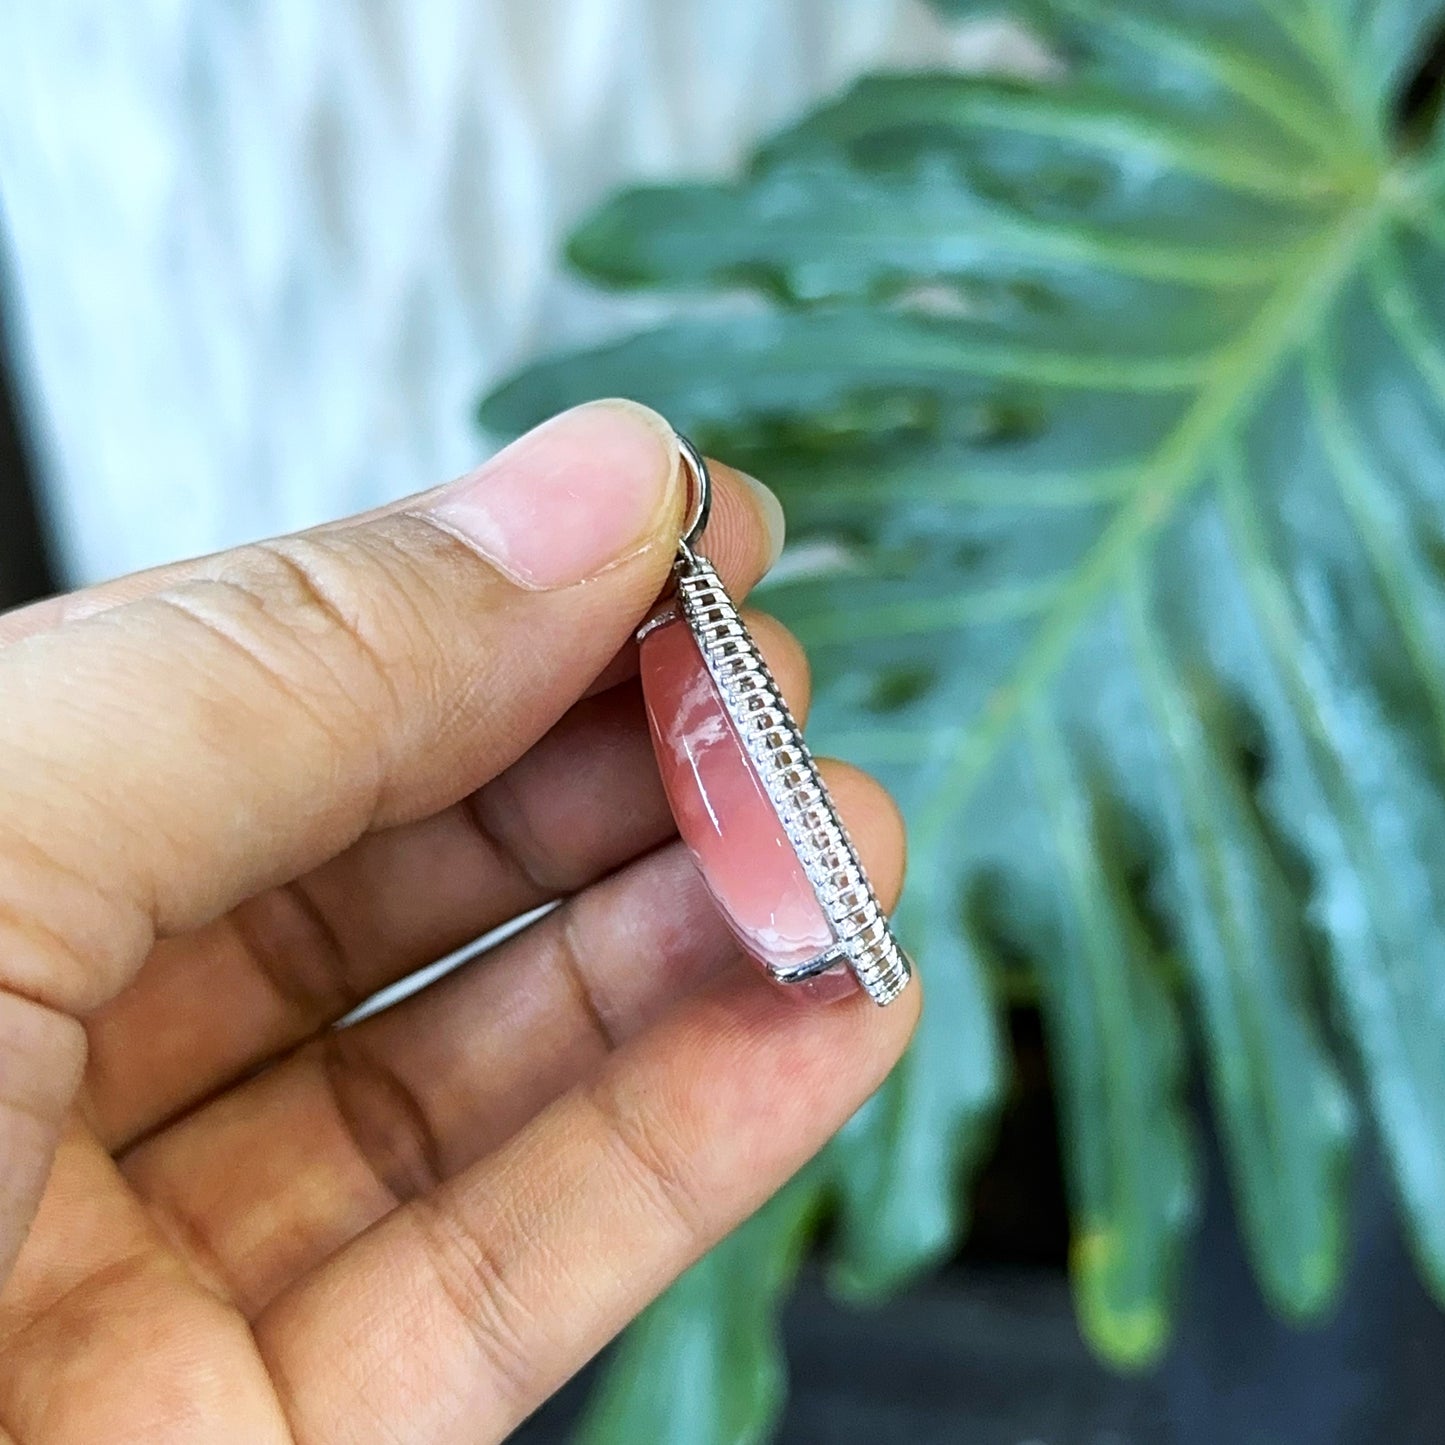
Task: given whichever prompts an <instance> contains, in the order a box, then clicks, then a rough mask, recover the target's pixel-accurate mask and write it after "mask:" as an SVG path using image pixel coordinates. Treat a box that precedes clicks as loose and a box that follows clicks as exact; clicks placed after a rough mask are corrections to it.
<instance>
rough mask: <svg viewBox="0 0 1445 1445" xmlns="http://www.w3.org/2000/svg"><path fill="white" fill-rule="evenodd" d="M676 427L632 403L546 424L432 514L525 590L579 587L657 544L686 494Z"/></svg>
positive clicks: (593, 408) (604, 405)
mask: <svg viewBox="0 0 1445 1445" xmlns="http://www.w3.org/2000/svg"><path fill="white" fill-rule="evenodd" d="M677 472H678V451H677V440H676V437H675V436H674V435H673V430H672V428H671V427H670V426H669V425H668V424H667V422H665V421H664V420H663V419H662V418H661V417H660V416H658V414H657V413H656V412H655V411H651V410H649V409H648V408H647V407H645V406H639V405H638V404H637V403H636V402H631V401H594V402H588V403H587V404H586V405H585V406H579V407H574V408H573V410H571V411H567V412H563V413H562V415H561V416H556V417H553V418H552V420H551V421H548V422H544V423H543V424H542V425H541V426H539V427H537V428H536V429H535V430H534V431H530V432H528V433H527V434H526V436H523V437H519V438H518V439H517V440H516V441H514V442H513V443H512V444H511V445H510V446H508V447H505V448H503V450H502V451H500V452H498V453H497V455H496V456H494V457H493V458H492V459H491V460H490V461H489V462H487V463H485V464H484V465H483V466H481V467H479V468H478V469H477V470H476V471H475V472H473V473H471V474H470V475H469V476H466V477H463V478H462V479H461V481H459V482H454V483H453V484H452V485H451V486H450V487H449V488H447V490H446V491H444V492H443V493H442V495H441V496H440V497H439V498H438V500H437V501H436V502H434V503H433V504H432V505H431V506H430V507H429V508H428V513H429V515H430V516H431V517H432V518H433V520H435V521H436V522H438V523H440V525H441V526H443V527H445V528H446V529H447V530H448V531H449V532H451V533H453V534H454V535H456V536H458V537H460V538H462V540H463V541H465V542H467V543H468V544H469V545H471V546H472V547H475V548H476V550H477V551H478V552H480V553H481V554H482V555H483V556H484V557H485V558H486V559H487V560H488V561H489V562H490V563H491V564H492V565H493V566H494V567H496V568H498V569H499V570H500V571H502V572H505V573H506V574H507V576H509V577H510V578H512V580H513V581H515V582H517V583H519V584H520V585H521V586H523V587H531V588H536V589H538V590H548V589H551V588H555V587H570V586H572V585H573V584H575V583H578V582H584V581H586V580H587V579H588V578H589V577H595V576H596V575H597V574H598V573H599V572H604V571H606V570H607V568H609V567H611V566H612V565H613V564H614V563H616V562H620V561H622V560H623V559H624V558H627V557H630V556H631V555H633V553H635V552H637V551H638V550H639V549H640V548H641V547H642V546H643V545H644V544H645V543H646V542H648V541H649V540H650V539H651V537H652V534H653V532H654V530H655V529H656V527H657V525H658V522H659V520H660V518H661V516H662V514H663V512H664V510H665V509H666V508H667V507H668V506H669V505H670V504H671V502H672V494H673V492H674V490H675V488H676V486H677Z"/></svg>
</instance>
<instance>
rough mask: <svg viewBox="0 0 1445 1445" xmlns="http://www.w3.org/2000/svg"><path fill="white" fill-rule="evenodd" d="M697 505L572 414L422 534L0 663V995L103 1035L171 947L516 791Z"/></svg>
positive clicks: (664, 442)
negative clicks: (245, 905) (145, 961)
mask: <svg viewBox="0 0 1445 1445" xmlns="http://www.w3.org/2000/svg"><path fill="white" fill-rule="evenodd" d="M682 490H683V488H682V483H681V479H680V474H679V467H678V463H677V449H676V442H675V439H674V438H673V437H672V434H671V432H670V430H669V429H668V428H667V427H666V424H665V423H664V422H662V421H661V420H660V419H659V418H657V417H656V416H654V415H653V414H652V413H650V412H647V411H645V410H644V409H642V408H639V407H635V406H632V405H630V404H626V405H625V404H620V403H616V404H612V403H609V404H598V405H594V406H590V407H583V408H580V409H578V410H577V411H574V412H571V413H568V414H567V415H566V416H563V417H561V418H558V419H556V420H554V421H553V422H552V423H549V424H548V425H547V426H544V427H541V428H539V429H538V430H537V431H536V432H534V433H532V434H530V435H529V436H528V437H525V438H523V439H522V440H521V441H520V442H518V443H515V444H514V445H513V446H512V447H509V448H508V449H507V450H506V451H504V452H502V453H501V454H500V455H499V456H498V457H497V458H494V459H493V461H492V462H490V463H488V464H487V466H485V467H483V468H482V469H481V470H480V471H479V472H477V473H474V474H473V475H472V476H471V477H469V478H466V479H464V480H463V481H462V482H460V483H456V484H454V485H453V486H452V487H450V488H446V489H443V491H441V492H440V493H437V494H433V495H431V496H429V497H427V498H424V499H422V501H421V503H419V504H418V506H417V507H416V509H415V510H409V511H405V512H401V513H395V514H388V515H385V516H382V517H379V518H376V519H374V520H371V521H368V522H363V523H360V524H357V525H355V526H351V527H343V528H338V529H334V530H330V531H324V532H317V533H312V534H309V535H308V536H305V537H299V538H290V539H285V540H283V541H281V542H275V543H269V544H265V545H262V546H258V547H252V548H243V549H242V550H241V551H239V552H237V553H233V554H228V555H226V556H224V557H221V558H216V559H212V560H211V562H210V563H209V564H205V565H203V566H202V567H201V568H200V569H199V571H198V572H197V573H196V574H194V575H192V576H191V577H189V578H188V579H187V580H185V581H183V582H181V583H180V584H178V585H176V586H174V587H169V588H166V589H163V590H162V591H161V592H158V593H154V594H152V595H150V596H147V597H143V598H140V599H138V600H136V601H134V602H130V603H125V604H122V605H121V606H119V607H116V608H113V609H111V610H110V611H108V612H104V613H101V614H99V615H97V616H94V617H91V618H88V619H86V620H84V621H81V622H78V623H75V624H74V625H72V626H68V627H65V628H62V629H60V630H59V631H55V632H50V633H42V634H39V635H37V636H34V637H31V638H29V639H26V640H25V641H24V642H22V643H20V644H18V645H16V646H13V647H10V648H7V649H5V650H4V651H3V652H0V692H3V693H4V695H5V697H6V702H7V708H6V714H5V717H4V720H3V723H0V743H3V747H0V796H3V797H5V798H6V800H7V809H6V811H5V813H4V815H3V816H0V860H3V862H4V865H5V866H4V867H3V868H0V879H3V880H4V881H3V883H0V920H8V921H0V931H3V943H4V947H3V948H0V987H8V988H9V989H10V990H11V991H13V992H16V993H20V994H22V995H25V996H28V997H31V998H34V999H36V1000H37V1001H40V1002H43V1003H47V1004H50V1005H52V1006H55V1007H59V1008H62V1009H65V1010H67V1011H74V1010H81V1009H86V1008H90V1007H93V1006H95V1005H96V1004H98V1003H99V1002H101V1001H102V1000H104V999H105V998H107V997H110V996H112V995H113V994H114V993H115V992H116V991H117V990H118V988H119V987H120V986H121V984H122V983H124V982H125V981H126V980H127V979H128V978H129V976H130V975H131V973H133V972H134V970H135V968H136V967H137V966H138V965H139V963H140V960H141V959H142V958H143V957H144V956H145V953H146V951H147V950H148V949H149V947H150V944H151V941H152V939H153V938H154V936H155V935H156V934H162V935H164V934H170V933H176V932H179V931H182V930H184V929H187V928H192V927H196V926H198V925H200V924H202V923H204V922H207V921H208V920H209V919H211V918H213V917H215V916H217V915H218V914H219V913H220V912H221V911H222V910H223V909H224V908H226V907H229V906H231V905H232V904H234V903H235V902H237V901H239V900H240V899H241V898H244V897H248V896H250V895H251V894H253V893H255V892H257V891H259V890H260V889H261V888H263V887H266V886H268V885H271V884H274V883H276V882H278V881H280V880H283V879H286V878H291V877H295V876H297V875H299V874H301V873H304V872H306V871H308V870H309V869H310V868H312V867H315V866H317V865H318V864H320V863H321V862H322V861H324V860H325V859H326V858H328V857H330V856H332V855H334V854H335V853H337V852H338V851H340V850H341V849H342V848H344V847H346V846H348V845H349V844H350V843H352V842H354V841H355V839H356V838H357V837H359V836H360V835H361V834H362V833H363V832H365V831H366V830H367V829H369V828H372V827H385V826H390V825H394V824H397V823H404V822H408V821H412V820H414V819H416V818H420V817H425V816H427V815H429V814H431V813H434V812H436V811H438V810H439V809H440V808H443V807H445V806H447V805H449V804H450V803H452V802H455V801H456V800H458V799H459V798H461V797H463V796H465V795H466V794H467V793H469V792H471V791H473V790H474V789H475V788H476V787H477V786H479V785H480V784H481V783H482V782H484V781H485V780H486V779H487V778H489V777H491V776H494V775H495V774H496V773H498V772H499V771H501V769H502V768H504V767H505V766H507V765H508V764H509V763H511V762H513V761H514V760H515V759H516V758H517V757H518V756H520V755H521V753H523V752H524V751H525V750H526V749H527V747H529V746H530V745H531V744H532V743H533V742H534V741H535V740H536V739H537V737H539V736H541V734H542V733H543V732H545V731H546V730H547V728H549V727H550V726H551V725H552V724H553V723H554V722H555V721H556V720H557V718H559V717H560V716H561V715H562V713H563V712H565V711H566V709H567V707H568V706H570V705H571V703H572V702H574V701H575V700H576V699H577V698H578V697H579V696H580V695H581V694H582V692H583V691H584V690H585V689H586V687H587V685H588V683H589V682H590V681H591V680H592V679H593V678H594V677H595V676H596V675H597V674H598V672H599V671H600V670H601V669H602V668H603V666H604V665H605V664H606V663H607V661H608V659H609V658H611V657H612V655H613V654H614V653H615V652H616V651H617V649H618V647H619V645H620V644H621V643H622V642H623V641H624V640H625V639H626V638H627V637H628V635H629V633H630V631H631V629H632V627H633V624H634V623H635V622H636V621H637V618H638V616H639V615H640V614H641V613H642V612H643V611H644V610H645V609H646V607H647V606H648V604H649V602H650V600H651V599H652V598H653V597H654V596H655V595H656V593H657V591H658V589H659V587H660V586H661V584H662V581H663V578H664V577H665V575H666V572H667V569H668V566H669V564H670V561H671V558H672V556H673V553H674V550H675V543H676V535H677V529H678V525H679V518H680V516H681V512H682V508H683V497H682ZM761 525H762V524H761V522H759V529H760V530H761ZM584 582H585V583H586V585H585V586H584V585H581V584H583V583H584ZM118 759H124V764H123V765H121V764H119V763H118V761H117V760H118ZM17 918H20V919H24V920H25V923H24V925H23V926H20V925H18V924H17V923H16V922H15V921H14V920H15V919H17Z"/></svg>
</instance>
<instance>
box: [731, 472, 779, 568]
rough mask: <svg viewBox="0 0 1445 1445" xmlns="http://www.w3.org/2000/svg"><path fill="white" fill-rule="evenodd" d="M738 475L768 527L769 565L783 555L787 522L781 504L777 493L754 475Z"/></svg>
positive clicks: (741, 473)
mask: <svg viewBox="0 0 1445 1445" xmlns="http://www.w3.org/2000/svg"><path fill="white" fill-rule="evenodd" d="M738 476H740V477H741V478H742V479H743V481H745V482H746V483H747V484H748V490H749V491H750V492H751V493H752V494H753V497H754V499H755V500H756V502H757V504H758V513H759V515H760V516H761V517H762V519H763V525H764V526H765V527H766V528H767V529H768V566H769V567H771V566H772V565H773V563H774V562H776V561H777V560H778V558H779V557H781V556H782V555H783V544H784V543H785V542H786V541H787V539H788V523H787V519H786V518H785V517H784V516H783V504H782V503H781V502H780V501H779V500H778V497H777V493H775V492H774V491H773V489H772V488H771V487H767V486H764V485H763V483H762V482H760V481H759V480H758V479H757V478H756V477H750V476H749V475H748V474H747V473H746V472H739V473H738Z"/></svg>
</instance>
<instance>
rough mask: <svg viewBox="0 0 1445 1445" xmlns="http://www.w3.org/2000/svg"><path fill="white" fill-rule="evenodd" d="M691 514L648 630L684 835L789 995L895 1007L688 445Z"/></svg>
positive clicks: (859, 874)
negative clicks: (712, 547) (670, 591)
mask: <svg viewBox="0 0 1445 1445" xmlns="http://www.w3.org/2000/svg"><path fill="white" fill-rule="evenodd" d="M679 443H680V446H681V450H682V457H683V462H684V465H685V466H686V467H687V468H688V470H689V472H690V475H691V481H692V488H693V506H692V515H691V517H690V519H689V524H688V527H687V530H686V532H685V534H684V536H683V537H682V538H681V539H680V541H679V543H678V550H677V561H676V562H675V564H674V566H673V576H674V580H675V582H676V594H675V596H674V597H673V598H672V599H670V600H669V601H668V602H667V603H665V604H664V605H663V606H662V607H661V608H660V609H659V610H658V611H657V612H655V613H654V614H653V615H652V616H651V617H650V618H648V620H647V621H646V622H645V623H644V624H643V625H642V627H641V628H640V629H639V630H638V633H637V640H638V642H639V644H640V667H641V674H642V691H643V696H644V698H645V700H646V703H647V716H648V723H649V726H650V728H651V732H652V744H653V748H654V750H655V751H656V754H657V762H658V768H659V770H660V772H661V774H662V782H663V786H664V788H665V789H666V792H667V798H668V802H669V803H670V805H671V807H672V812H673V816H674V817H675V818H676V820H677V827H678V832H679V833H680V834H681V835H682V838H683V841H684V842H685V843H686V844H687V845H688V847H689V849H690V850H691V852H692V856H693V858H694V860H695V861H696V863H697V867H698V871H699V872H700V873H701V874H702V877H703V881H704V882H705V883H706V885H707V888H708V891H709V892H710V893H711V894H712V897H713V900H714V901H715V902H716V904H717V906H718V908H719V910H720V912H721V913H722V915H723V917H724V918H725V919H726V921H727V923H728V926H729V927H730V928H731V929H732V931H733V933H734V935H735V936H736V937H737V940H738V942H739V943H740V944H741V945H742V946H743V948H744V949H745V950H746V951H747V953H748V954H749V955H750V956H751V957H752V958H753V959H755V960H756V961H757V962H758V963H759V964H761V965H762V967H763V968H764V969H765V970H766V971H767V973H768V974H769V975H770V976H771V977H772V978H773V979H775V980H776V981H777V982H778V983H782V984H789V985H805V986H806V989H807V992H808V993H809V994H810V995H812V996H819V997H833V996H837V995H839V994H844V993H849V992H852V990H853V989H854V988H855V987H857V986H860V985H861V987H862V988H863V989H864V990H865V991H866V992H867V993H868V994H869V996H870V997H871V998H872V999H873V1000H874V1002H876V1003H879V1004H887V1003H891V1002H892V1001H893V1000H894V999H895V998H897V997H898V995H899V994H900V993H901V992H902V990H903V988H904V987H905V985H906V984H907V983H908V980H909V977H910V976H911V969H910V967H909V963H908V959H907V956H906V955H905V954H904V953H903V951H902V949H901V948H899V946H898V943H897V941H896V940H895V939H894V937H893V931H892V929H891V928H890V927H889V925H888V920H887V918H886V917H885V916H884V913H883V910H882V908H881V907H880V906H879V903H878V900H877V898H876V897H875V896H874V893H873V889H872V886H871V885H870V884H869V882H868V878H867V875H866V874H865V873H864V872H863V867H862V864H860V863H859V861H858V855H857V853H856V852H855V851H854V848H853V844H852V842H851V841H850V840H849V838H848V834H847V830H846V829H845V828H844V826H843V821H842V819H841V818H840V817H839V816H838V812H837V809H836V808H835V807H834V806H833V801H832V799H831V798H830V797H829V796H828V789H827V786H826V785H825V784H824V782H823V779H822V777H821V776H820V775H819V773H818V769H817V767H816V765H815V764H814V762H813V758H812V755H811V754H810V753H809V751H808V748H807V745H806V744H805V743H804V741H803V737H802V733H801V731H800V730H799V728H798V725H797V723H795V722H794V721H793V717H792V714H791V713H790V712H789V711H788V705H787V703H785V702H784V701H783V698H782V694H781V693H780V692H779V691H778V686H777V684H776V683H775V682H774V681H773V678H772V674H771V673H769V671H768V667H767V664H766V663H765V662H764V661H763V658H762V654H761V653H760V652H759V651H758V647H757V644H756V643H755V642H754V641H753V638H752V636H751V634H750V633H749V632H748V630H747V628H746V627H745V626H744V624H743V621H742V618H741V617H740V616H739V615H738V609H737V607H736V606H735V605H734V603H733V600H732V598H730V597H729V596H728V594H727V589H726V588H725V587H724V586H723V584H722V581H721V579H720V578H719V577H718V575H717V572H716V571H715V570H714V568H713V566H712V564H711V563H710V562H709V561H708V560H707V559H706V558H705V557H703V556H702V555H701V554H700V553H699V552H698V551H697V550H696V543H697V539H698V538H699V536H700V535H701V534H702V530H703V527H704V526H705V525H706V523H707V516H708V510H709V506H710V503H711V481H710V478H709V476H708V470H707V464H706V463H705V462H704V461H703V459H702V457H701V456H700V455H699V454H698V452H697V451H696V449H695V448H694V447H693V446H692V444H691V443H690V442H688V441H687V440H686V439H685V438H681V437H680V438H679Z"/></svg>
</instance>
